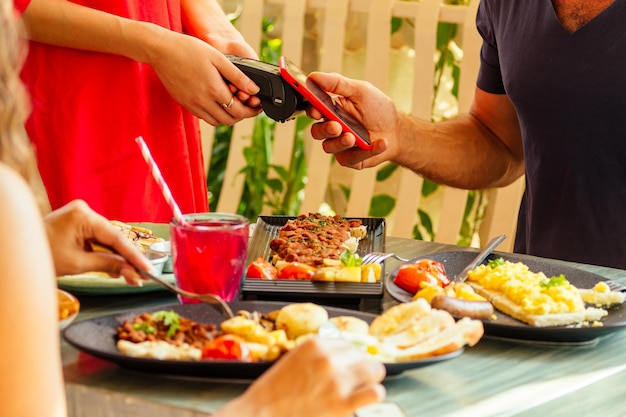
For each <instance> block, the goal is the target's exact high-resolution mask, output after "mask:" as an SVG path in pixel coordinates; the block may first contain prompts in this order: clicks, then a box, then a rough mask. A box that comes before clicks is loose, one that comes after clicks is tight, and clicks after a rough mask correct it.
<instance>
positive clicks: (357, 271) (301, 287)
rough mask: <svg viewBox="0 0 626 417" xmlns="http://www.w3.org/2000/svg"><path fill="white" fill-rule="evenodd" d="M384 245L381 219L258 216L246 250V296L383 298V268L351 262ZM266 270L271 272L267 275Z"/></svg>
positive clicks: (317, 214)
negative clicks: (264, 271) (270, 274)
mask: <svg viewBox="0 0 626 417" xmlns="http://www.w3.org/2000/svg"><path fill="white" fill-rule="evenodd" d="M384 245H385V219H383V218H373V217H370V218H343V217H340V216H323V215H321V214H319V213H309V214H307V215H300V216H297V217H293V216H260V217H259V218H258V219H257V222H256V226H255V229H254V233H253V234H252V238H251V240H250V244H249V248H248V259H247V263H246V265H247V266H248V269H247V272H246V277H245V279H244V282H243V286H242V294H243V295H244V296H246V295H251V294H253V295H254V294H257V295H263V294H266V295H268V294H269V295H283V296H294V297H324V298H333V297H340V298H366V297H374V298H376V297H377V298H380V297H382V295H383V283H382V278H381V277H382V275H383V271H382V267H381V266H380V265H369V266H364V265H360V264H358V265H357V264H354V263H352V262H353V261H355V259H356V262H357V263H358V260H359V257H360V256H362V255H364V254H366V253H369V252H375V251H381V250H383V249H384ZM352 254H356V256H352ZM266 268H267V269H269V270H270V272H271V273H273V276H264V273H263V272H261V271H262V270H264V269H266Z"/></svg>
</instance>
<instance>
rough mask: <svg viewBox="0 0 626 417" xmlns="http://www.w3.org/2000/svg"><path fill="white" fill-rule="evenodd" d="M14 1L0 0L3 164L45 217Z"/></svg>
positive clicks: (45, 200) (23, 49) (23, 50)
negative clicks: (29, 126)
mask: <svg viewBox="0 0 626 417" xmlns="http://www.w3.org/2000/svg"><path fill="white" fill-rule="evenodd" d="M22 30H23V29H22V27H21V26H20V25H19V21H18V18H17V14H16V13H15V10H14V8H13V1H12V0H0V45H1V47H0V162H3V163H4V164H6V165H7V166H9V167H10V168H12V169H14V170H15V171H16V172H17V173H19V174H20V175H21V176H22V177H23V178H24V179H25V180H26V181H27V182H28V184H29V185H30V187H31V189H32V190H33V192H34V193H35V196H36V197H37V202H38V203H39V206H40V208H41V210H42V213H46V212H47V211H49V203H48V198H47V195H46V193H45V190H44V188H43V184H42V182H41V177H40V176H39V171H38V169H37V161H36V159H35V155H34V152H33V148H32V145H31V143H30V140H29V139H28V136H27V134H26V130H25V127H24V123H25V121H26V118H27V117H28V114H29V111H30V105H29V100H28V95H27V93H26V89H25V87H24V84H23V83H22V81H21V79H20V77H19V69H20V68H21V66H22V63H23V61H24V58H25V56H26V46H25V44H24V43H23V42H22V40H21V37H20V34H21V31H22Z"/></svg>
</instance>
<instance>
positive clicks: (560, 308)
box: [468, 261, 585, 314]
mask: <svg viewBox="0 0 626 417" xmlns="http://www.w3.org/2000/svg"><path fill="white" fill-rule="evenodd" d="M468 280H469V281H473V282H476V283H477V284H479V285H481V286H482V287H484V288H485V289H488V290H492V291H497V292H500V293H503V294H505V295H506V296H507V297H508V298H509V299H510V300H511V301H513V302H514V303H515V304H517V305H519V306H520V307H521V308H522V309H523V310H524V311H525V312H526V313H528V314H560V313H573V312H582V311H585V303H584V301H583V299H582V297H581V296H580V294H579V292H578V289H577V288H576V287H574V286H573V285H572V284H570V283H569V281H567V280H566V279H564V277H563V279H561V280H560V281H559V282H558V283H555V284H554V285H551V284H550V283H551V282H552V281H551V280H550V279H549V278H548V277H546V276H545V274H544V273H543V272H539V273H534V272H532V271H530V270H529V269H528V266H526V265H525V264H523V263H521V262H517V263H512V262H509V261H505V262H504V263H503V264H502V265H498V266H496V267H495V268H492V267H490V266H487V265H479V266H478V267H477V268H475V269H474V270H472V271H470V272H469V273H468Z"/></svg>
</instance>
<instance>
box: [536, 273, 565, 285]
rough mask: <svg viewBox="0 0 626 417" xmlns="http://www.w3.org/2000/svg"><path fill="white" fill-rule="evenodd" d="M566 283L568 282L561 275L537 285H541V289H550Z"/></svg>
mask: <svg viewBox="0 0 626 417" xmlns="http://www.w3.org/2000/svg"><path fill="white" fill-rule="evenodd" d="M567 282H568V281H567V279H566V278H565V275H563V274H561V275H557V276H554V277H551V278H550V279H544V280H542V281H541V282H540V283H539V285H541V286H542V287H543V288H551V287H558V286H560V285H565V284H567Z"/></svg>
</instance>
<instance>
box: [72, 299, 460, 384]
mask: <svg viewBox="0 0 626 417" xmlns="http://www.w3.org/2000/svg"><path fill="white" fill-rule="evenodd" d="M286 304H288V303H283V302H274V301H237V302H232V303H229V305H230V306H231V308H232V309H233V311H235V312H236V311H238V310H248V311H259V312H262V313H267V312H270V311H273V310H277V309H279V308H281V307H282V306H284V305H286ZM324 308H326V310H327V311H328V315H329V316H330V317H334V316H343V315H350V316H355V317H358V318H361V319H363V320H365V321H367V322H368V323H370V322H371V321H372V320H373V319H374V318H375V317H376V315H374V314H370V313H364V312H359V311H355V310H348V309H343V308H335V307H326V306H324ZM159 310H174V311H176V312H177V313H178V314H180V315H181V316H184V317H187V318H190V319H192V320H194V321H198V322H201V323H220V322H222V321H223V320H225V318H226V317H224V315H223V314H222V313H221V312H219V311H217V310H215V309H214V308H212V307H211V306H209V305H206V304H183V305H181V304H174V305H171V306H164V307H159V308H149V309H142V310H138V311H132V312H127V313H124V314H116V315H110V316H104V317H98V318H95V319H90V320H85V321H81V322H78V323H74V324H72V325H71V326H69V327H68V328H67V329H65V331H64V332H63V337H64V338H65V340H67V341H68V342H69V343H70V344H71V345H72V346H74V347H76V348H77V349H80V350H82V351H84V352H86V353H89V354H91V355H93V356H96V357H98V358H101V359H105V360H108V361H111V362H114V363H116V364H118V365H119V366H122V367H125V368H129V369H133V370H137V371H144V372H151V373H159V374H164V375H177V376H193V377H204V378H232V379H254V378H257V377H258V376H260V375H261V374H262V373H263V372H265V370H267V369H268V368H269V367H270V366H272V362H252V363H251V362H237V361H218V360H215V361H179V360H159V359H149V358H133V357H130V356H125V355H123V354H122V353H121V352H120V351H119V350H118V349H117V347H116V345H115V344H116V341H117V330H116V329H117V326H119V325H120V324H122V323H123V322H124V320H125V319H128V320H132V318H133V317H135V316H137V315H139V314H141V313H145V312H148V313H150V312H153V311H159ZM462 353H463V349H460V350H458V351H456V352H452V353H450V354H447V355H441V356H435V357H432V358H426V359H420V360H415V361H406V362H395V363H385V367H386V369H387V376H391V375H397V374H400V373H402V372H404V371H406V370H409V369H415V368H421V367H424V366H429V365H433V364H436V363H438V362H442V361H446V360H449V359H452V358H455V357H457V356H459V355H461V354H462Z"/></svg>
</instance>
